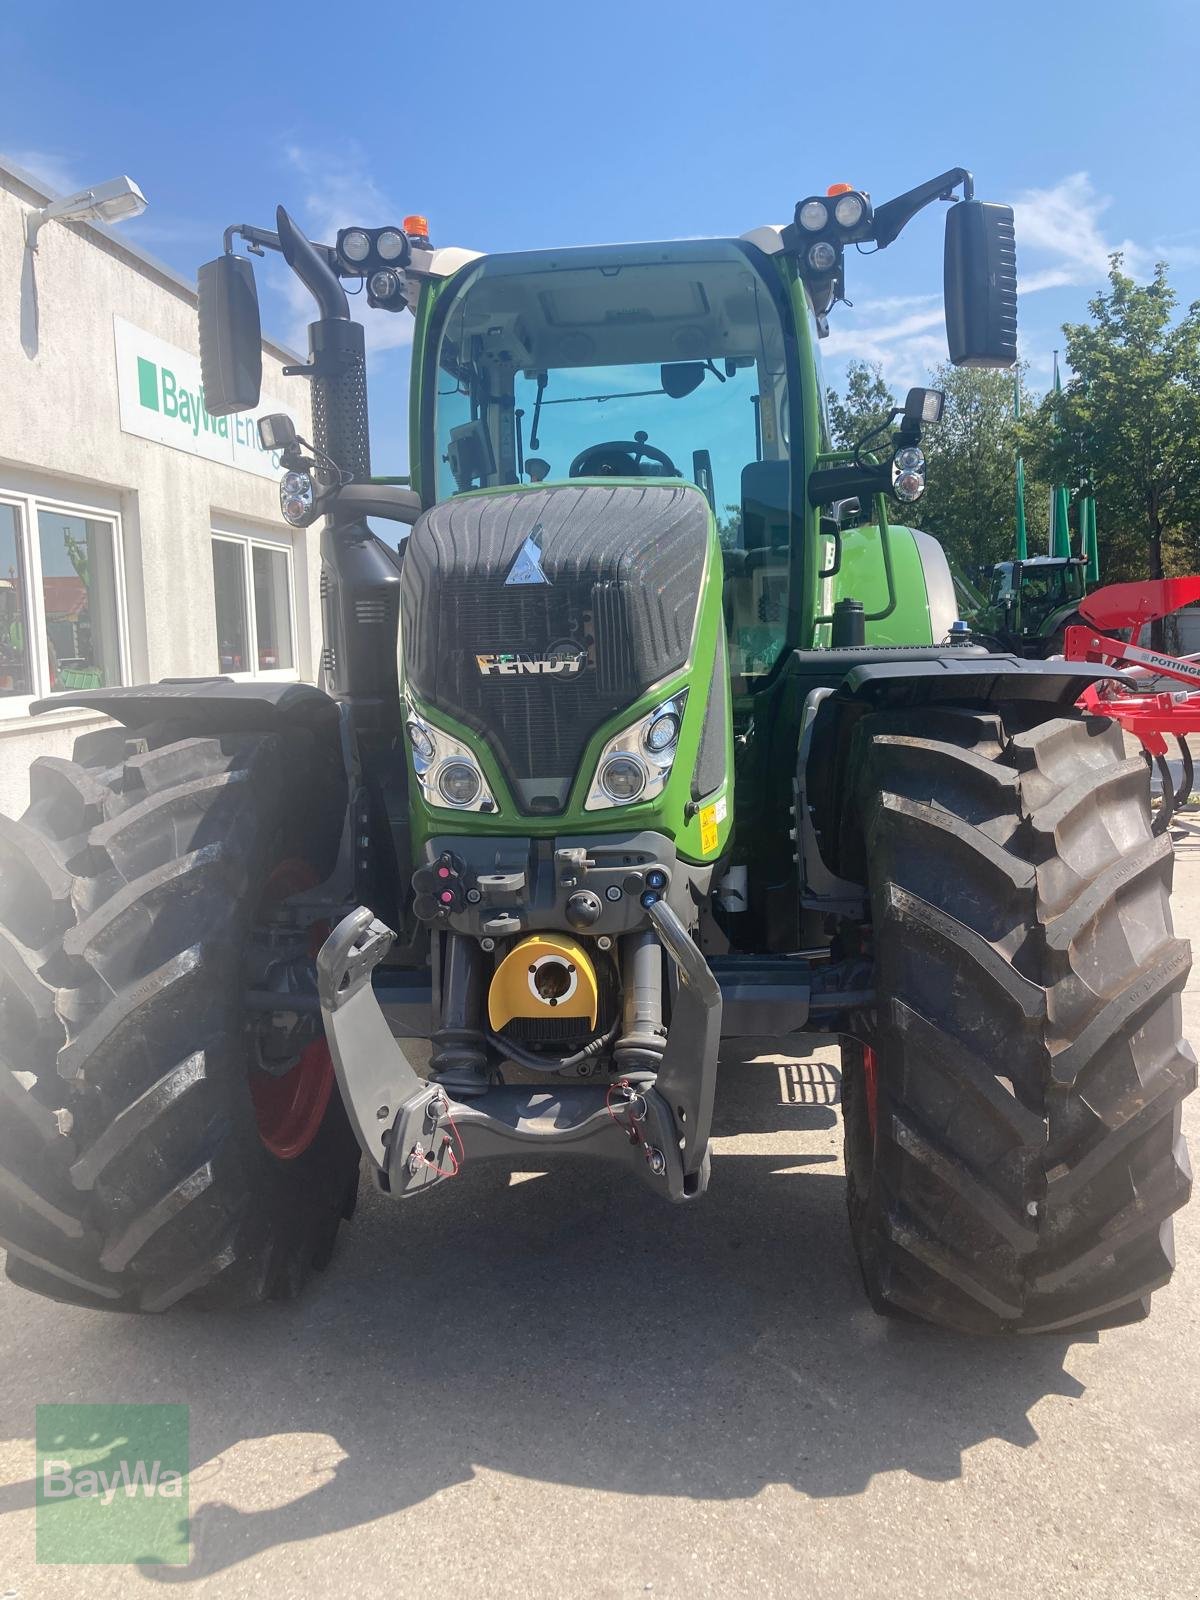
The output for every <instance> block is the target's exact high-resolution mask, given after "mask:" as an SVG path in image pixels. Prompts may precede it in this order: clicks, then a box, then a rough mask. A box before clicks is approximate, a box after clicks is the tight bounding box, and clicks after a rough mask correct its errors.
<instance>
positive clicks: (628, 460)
mask: <svg viewBox="0 0 1200 1600" xmlns="http://www.w3.org/2000/svg"><path fill="white" fill-rule="evenodd" d="M617 255H618V253H617V252H615V251H613V250H611V249H605V250H603V251H599V250H597V251H591V250H574V251H567V252H560V253H559V254H557V255H554V256H543V255H530V256H526V257H515V258H514V257H495V258H492V259H491V260H487V261H484V262H482V263H481V264H480V265H479V266H478V267H476V268H475V269H474V270H473V271H472V272H471V273H470V275H469V276H468V278H467V280H466V281H465V282H464V284H463V286H462V287H461V288H460V289H459V291H458V293H457V294H456V295H455V298H454V302H453V305H452V307H451V309H450V312H449V315H448V316H447V318H446V320H445V323H444V325H443V328H442V334H441V340H440V343H439V346H438V366H437V380H438V392H437V429H436V432H437V442H438V452H437V493H438V498H439V499H442V498H445V497H446V496H449V495H453V494H459V493H462V492H464V491H465V490H468V489H472V488H487V487H495V486H499V485H503V484H516V483H531V482H539V481H541V480H542V479H544V478H550V479H556V480H559V479H563V478H568V477H649V478H664V477H666V478H685V479H690V480H692V481H695V482H699V483H700V484H701V486H702V487H703V488H705V490H706V492H709V491H711V495H710V498H712V500H713V503H714V505H715V507H716V508H717V510H718V512H719V513H724V508H725V507H726V506H727V505H728V506H731V507H732V506H733V505H734V503H735V502H738V501H740V498H741V495H740V485H741V473H742V469H743V468H744V467H745V466H746V465H747V464H748V463H751V462H756V461H762V460H779V459H783V458H786V454H787V441H786V437H785V429H786V407H785V399H786V386H785V371H784V350H783V335H782V330H781V327H780V322H779V317H778V313H777V312H776V310H775V306H774V303H773V301H772V298H771V293H770V290H769V289H768V288H767V286H766V284H765V283H764V281H763V280H762V278H760V276H759V274H758V273H757V272H756V271H755V270H754V268H753V267H752V266H751V265H750V262H749V261H748V259H747V257H746V255H745V254H744V253H743V251H742V250H741V249H740V248H739V247H738V246H736V245H734V244H732V243H730V242H728V241H721V240H718V241H712V242H709V241H705V242H704V244H703V246H701V247H700V248H699V249H698V248H697V245H696V244H695V243H688V244H683V245H667V246H655V247H653V248H652V249H648V248H646V247H640V246H635V247H632V248H631V249H630V250H628V251H621V252H620V253H619V259H615V260H614V259H613V258H614V256H617ZM724 514H725V515H726V516H730V515H732V513H731V512H729V513H724Z"/></svg>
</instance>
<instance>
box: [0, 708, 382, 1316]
mask: <svg viewBox="0 0 1200 1600" xmlns="http://www.w3.org/2000/svg"><path fill="white" fill-rule="evenodd" d="M75 753H76V757H77V759H76V760H75V761H70V762H68V761H61V760H57V759H51V758H42V759H40V760H39V761H37V762H35V763H34V765H33V767H32V769H31V772H30V791H31V804H30V807H29V809H28V811H27V812H26V813H25V815H24V817H23V818H22V819H21V821H20V822H13V821H11V820H10V819H8V818H0V1041H2V1043H0V1243H2V1244H3V1245H4V1246H5V1247H6V1248H7V1251H8V1259H7V1271H8V1276H9V1277H10V1278H11V1279H12V1280H13V1281H14V1282H15V1283H18V1284H21V1285H23V1286H24V1287H26V1288H29V1289H32V1290H35V1291H37V1292H39V1293H42V1294H47V1295H51V1296H53V1297H54V1298H57V1299H61V1300H67V1301H71V1302H74V1303H77V1304H82V1305H87V1306H93V1307H97V1308H109V1309H115V1310H139V1311H162V1310H165V1309H166V1308H167V1307H168V1306H171V1305H174V1304H176V1303H177V1302H179V1301H181V1300H184V1299H191V1300H193V1301H198V1302H201V1303H203V1304H206V1305H220V1306H230V1305H243V1304H246V1303H248V1302H253V1301H258V1300H262V1299H265V1298H269V1297H282V1296H288V1295H291V1294H294V1293H295V1292H296V1291H297V1290H298V1288H299V1287H300V1285H301V1283H302V1282H303V1280H304V1278H305V1276H306V1274H307V1272H308V1270H309V1268H310V1267H311V1266H312V1265H314V1264H323V1262H324V1260H325V1259H327V1257H328V1255H329V1253H330V1251H331V1249H332V1245H333V1238H334V1235H335V1233H336V1232H337V1228H338V1223H339V1221H340V1220H341V1218H342V1217H343V1216H344V1215H349V1212H350V1210H351V1208H352V1205H353V1198H354V1194H355V1189H356V1184H357V1175H358V1165H359V1161H358V1149H357V1145H356V1144H355V1141H354V1138H353V1135H352V1134H351V1131H350V1129H349V1126H348V1124H347V1121H346V1117H345V1113H344V1111H343V1109H342V1106H341V1102H340V1099H339V1097H338V1095H337V1092H336V1089H335V1090H334V1092H333V1093H332V1095H326V1096H325V1099H324V1102H323V1104H322V1108H321V1111H320V1113H319V1114H317V1113H315V1112H314V1111H313V1106H312V1103H311V1101H312V1096H311V1094H310V1096H309V1102H310V1103H309V1104H308V1123H307V1125H306V1126H303V1127H302V1126H300V1125H299V1124H298V1123H297V1120H296V1115H295V1114H294V1112H293V1115H292V1118H291V1121H290V1122H289V1121H288V1120H287V1117H286V1116H285V1114H284V1113H285V1112H286V1111H287V1109H288V1108H287V1106H286V1105H282V1104H281V1102H282V1100H284V1099H286V1092H285V1090H280V1089H279V1088H278V1087H276V1090H275V1094H274V1100H273V1102H272V1103H273V1106H274V1115H275V1122H274V1123H272V1122H271V1121H270V1119H269V1118H268V1119H267V1120H266V1121H264V1119H263V1115H262V1111H261V1108H260V1109H259V1110H258V1111H257V1112H256V1100H260V1099H261V1098H262V1086H261V1084H259V1083H258V1081H257V1079H258V1078H259V1077H261V1076H262V1074H261V1073H259V1072H256V1066H255V1063H256V1062H260V1061H261V1060H262V1056H261V1054H258V1055H256V1053H255V1051H256V1046H255V1042H254V1041H255V1037H256V1035H255V1031H254V1029H255V1026H256V1025H257V1024H258V1023H259V1022H260V1020H261V1019H258V1018H254V1017H252V1016H251V1015H249V1014H248V1013H247V1012H246V1010H245V1008H244V1002H243V998H242V996H243V986H244V982H245V977H246V974H245V960H246V955H247V951H248V948H249V942H250V939H251V935H252V930H253V928H254V926H255V924H256V922H257V921H259V920H261V919H262V917H263V916H264V915H268V916H269V915H270V912H269V907H270V902H271V899H272V897H273V892H274V891H273V890H272V885H275V886H276V890H277V888H278V884H279V874H280V871H281V869H282V870H283V872H284V874H285V877H286V874H287V872H288V871H290V870H291V868H290V867H288V866H286V865H285V864H287V863H295V862H297V861H300V862H303V863H304V864H305V870H306V871H307V872H308V873H309V874H310V875H314V876H322V875H324V874H325V873H327V872H328V870H329V868H330V866H331V864H332V859H333V855H334V853H335V851H336V845H337V840H338V836H339V833H340V827H341V814H342V811H343V810H344V796H343V794H342V785H341V780H340V777H339V775H338V773H337V770H336V766H335V764H334V762H333V761H331V760H330V758H329V757H328V755H327V753H326V752H325V751H323V750H322V749H321V747H320V746H319V745H318V743H317V742H316V741H315V740H313V739H312V738H310V737H309V736H307V735H305V734H299V733H298V734H280V733H272V734H239V735H235V736H224V737H214V738H180V737H178V736H177V734H173V733H172V732H171V730H169V729H166V730H162V731H161V732H159V733H157V734H151V735H150V737H149V738H147V739H139V740H131V739H130V738H129V737H128V736H127V735H126V734H125V733H124V731H123V730H120V729H116V730H111V731H110V730H105V731H103V732H101V733H99V734H95V735H89V736H87V737H86V738H85V739H83V740H81V741H79V744H78V745H77V747H76V752H75ZM314 876H310V881H314ZM264 907H266V908H267V909H266V910H265V911H264ZM310 1087H311V1084H310ZM279 1129H285V1130H286V1131H287V1132H288V1133H289V1136H290V1138H291V1144H292V1146H294V1148H291V1149H290V1150H289V1149H287V1147H286V1146H280V1144H279V1139H278V1137H276V1138H275V1140H274V1141H272V1139H271V1138H270V1137H264V1134H270V1133H271V1132H272V1130H274V1132H275V1133H276V1135H277V1136H278V1133H279ZM272 1145H273V1147H272ZM281 1149H283V1150H284V1151H285V1153H284V1154H281V1153H280V1150H281Z"/></svg>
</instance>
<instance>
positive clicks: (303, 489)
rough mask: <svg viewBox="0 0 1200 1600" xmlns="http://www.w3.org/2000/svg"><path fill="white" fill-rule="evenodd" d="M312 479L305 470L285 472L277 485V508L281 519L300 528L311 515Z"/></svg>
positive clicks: (312, 499) (312, 498)
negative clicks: (281, 514) (281, 480)
mask: <svg viewBox="0 0 1200 1600" xmlns="http://www.w3.org/2000/svg"><path fill="white" fill-rule="evenodd" d="M313 501H314V494H313V481H312V479H311V478H310V477H309V475H308V473H307V472H287V473H285V474H284V476H283V482H282V483H281V484H280V485H279V509H280V511H281V512H282V513H283V520H284V521H285V522H287V523H289V524H290V525H291V526H292V527H293V528H301V527H303V526H304V524H305V522H306V521H307V520H308V518H309V517H310V516H311V515H312V509H313Z"/></svg>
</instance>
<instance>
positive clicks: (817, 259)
mask: <svg viewBox="0 0 1200 1600" xmlns="http://www.w3.org/2000/svg"><path fill="white" fill-rule="evenodd" d="M808 264H809V266H810V267H811V268H812V270H813V271H814V272H832V271H833V269H834V267H835V266H836V265H837V251H836V250H835V249H834V247H833V245H831V244H830V242H829V240H828V239H818V240H817V242H816V244H810V245H809V247H808Z"/></svg>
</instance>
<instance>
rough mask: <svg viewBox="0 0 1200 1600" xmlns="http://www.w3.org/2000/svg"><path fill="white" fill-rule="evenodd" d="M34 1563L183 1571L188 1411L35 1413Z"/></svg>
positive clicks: (83, 1408)
mask: <svg viewBox="0 0 1200 1600" xmlns="http://www.w3.org/2000/svg"><path fill="white" fill-rule="evenodd" d="M36 1504H37V1559H38V1561H39V1562H54V1563H68V1564H72V1565H105V1566H125V1565H128V1564H131V1563H132V1564H136V1565H142V1564H146V1565H152V1566H185V1565H186V1564H187V1561H188V1558H189V1554H190V1534H189V1525H188V1515H189V1492H188V1408H187V1407H186V1406H173V1405H128V1406H121V1405H98V1406H93V1405H45V1406H38V1408H37V1480H36Z"/></svg>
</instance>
